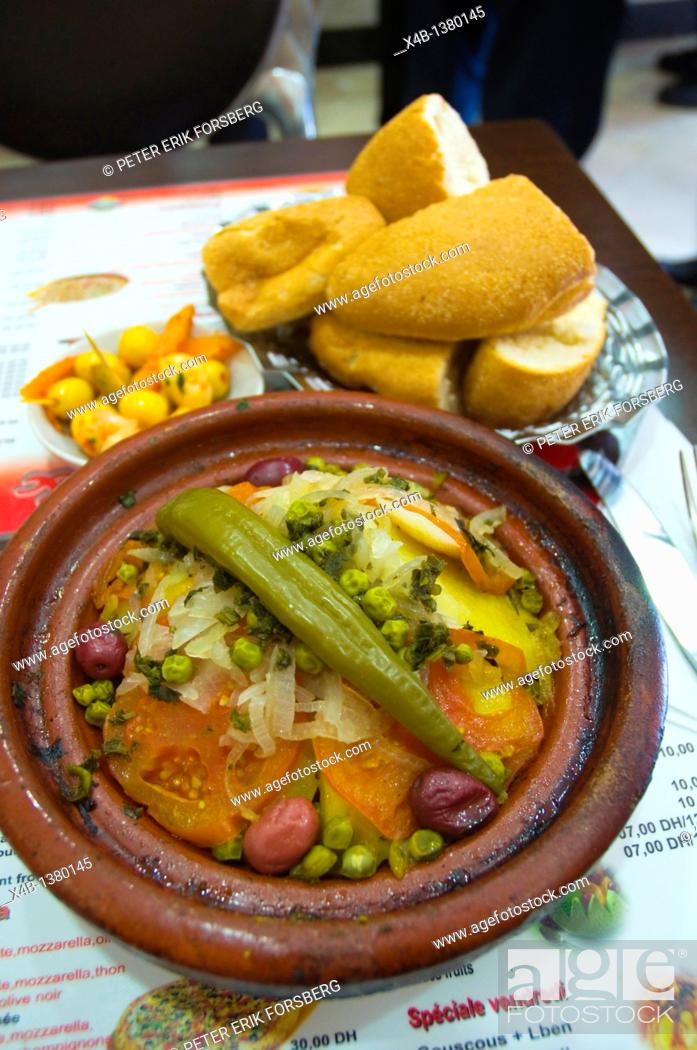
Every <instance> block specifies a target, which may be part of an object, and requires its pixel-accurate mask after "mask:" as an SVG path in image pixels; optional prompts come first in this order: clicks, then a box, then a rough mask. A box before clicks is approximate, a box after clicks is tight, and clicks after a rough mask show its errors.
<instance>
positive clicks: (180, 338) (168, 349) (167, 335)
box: [153, 304, 195, 358]
mask: <svg viewBox="0 0 697 1050" xmlns="http://www.w3.org/2000/svg"><path fill="white" fill-rule="evenodd" d="M194 312H195V307H194V306H192V305H191V304H189V305H188V306H183V307H182V309H181V310H179V311H178V312H177V313H176V314H172V316H171V317H170V319H169V321H168V322H167V324H166V325H165V327H164V328H163V330H162V331H161V332H160V337H159V339H158V341H157V350H156V352H155V353H154V354H153V357H156V358H157V357H164V356H165V354H178V353H181V352H182V347H183V346H184V343H185V342H186V341H187V339H189V337H190V336H191V325H192V324H193V320H194Z"/></svg>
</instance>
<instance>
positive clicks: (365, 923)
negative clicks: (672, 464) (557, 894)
mask: <svg viewBox="0 0 697 1050" xmlns="http://www.w3.org/2000/svg"><path fill="white" fill-rule="evenodd" d="M310 451H311V452H312V453H314V454H319V455H322V456H324V457H325V458H327V459H330V460H333V461H338V462H341V463H344V464H349V463H357V462H361V461H365V460H366V459H368V458H369V459H370V460H371V461H375V462H377V463H381V464H385V465H391V466H392V467H393V468H394V470H395V472H396V473H400V474H406V475H408V476H409V477H411V478H413V479H415V480H416V481H420V482H422V483H425V484H428V483H429V480H430V478H431V477H432V474H433V472H434V470H446V471H448V472H449V478H448V480H447V481H446V483H445V484H444V486H443V488H442V490H441V495H442V497H443V498H444V499H445V500H446V501H451V502H453V503H456V504H459V505H460V506H462V507H463V508H464V510H465V512H466V513H468V514H470V513H475V512H477V511H478V510H481V509H483V508H484V507H485V506H490V505H491V501H494V503H496V504H498V503H504V504H506V506H507V507H508V508H509V511H510V512H511V514H510V515H509V520H508V521H507V523H506V525H505V526H504V528H503V530H502V532H501V533H500V535H502V536H503V538H504V540H505V542H506V544H507V546H508V548H509V550H510V551H511V553H512V555H513V557H514V558H516V559H517V560H520V561H522V562H523V563H524V564H526V565H527V566H528V567H529V568H530V569H531V570H532V571H533V572H535V573H536V575H537V576H538V579H539V582H540V588H541V590H542V591H543V593H544V596H545V599H546V602H547V603H548V606H549V607H551V608H556V609H558V610H559V612H560V614H561V617H562V625H561V632H560V633H561V637H562V648H563V655H567V654H570V653H572V652H576V651H578V650H580V649H582V648H585V647H586V646H587V645H589V644H590V642H591V641H592V640H597V641H599V642H600V641H602V640H603V639H605V638H610V637H611V636H612V635H615V634H617V633H619V632H622V631H630V632H631V634H632V637H633V638H634V639H635V641H636V642H638V644H634V645H632V644H631V643H627V644H624V645H620V646H618V647H616V648H612V649H611V650H610V651H608V652H605V651H603V652H602V653H601V654H600V655H598V656H596V657H595V658H593V659H592V660H591V659H588V660H585V661H584V662H582V663H575V664H571V666H569V667H568V668H566V669H565V670H564V671H562V672H558V674H557V678H556V682H557V684H556V689H557V694H558V700H557V706H556V711H555V713H554V715H553V717H552V719H551V720H550V722H549V724H548V726H547V733H546V736H545V740H544V744H543V747H542V749H541V751H540V753H539V755H538V756H537V758H536V759H535V761H534V762H533V763H532V765H531V766H530V767H529V768H528V769H527V770H526V772H525V773H524V774H523V775H522V776H521V777H520V779H519V780H518V781H516V782H515V783H514V785H513V788H512V790H511V792H510V799H509V801H508V803H507V805H505V806H504V807H503V808H502V810H501V811H500V813H499V815H498V816H497V817H496V819H495V820H494V821H493V822H491V823H490V824H488V825H486V826H485V827H484V828H482V829H481V830H480V831H478V832H477V833H475V834H474V835H472V836H470V837H469V838H466V839H464V840H462V841H461V842H460V843H459V844H455V845H453V846H451V847H449V848H448V849H447V850H446V851H445V852H444V853H443V854H442V855H441V857H440V858H439V859H438V860H436V861H434V862H431V863H429V864H421V865H417V866H416V867H415V868H413V869H412V870H411V872H410V873H409V874H408V875H407V876H406V877H405V878H404V879H403V880H402V881H401V882H398V881H396V880H395V879H394V878H393V877H392V875H391V874H390V873H389V871H387V872H385V871H381V872H379V873H378V875H377V876H375V877H374V878H372V879H370V880H368V881H366V882H359V883H349V882H347V881H345V880H323V881H322V882H320V883H319V884H317V885H314V886H311V885H306V884H301V883H298V882H295V881H292V880H282V879H276V880H274V879H273V878H267V877H264V876H260V875H256V874H254V873H252V872H250V871H246V870H244V869H241V868H235V867H230V866H224V865H220V864H218V863H217V862H215V861H213V860H212V859H211V858H210V855H209V854H206V852H205V851H202V850H199V849H197V848H195V847H192V846H188V845H187V844H185V843H183V842H181V841H180V840H178V839H176V838H175V837H173V836H172V835H170V834H169V833H168V832H166V831H164V830H163V829H162V828H160V827H159V826H158V825H157V824H155V823H154V822H153V821H152V820H150V818H148V817H147V815H144V816H142V817H141V819H140V820H138V821H133V820H132V819H129V817H127V816H126V815H125V813H124V803H125V802H126V798H125V796H124V795H123V793H122V791H121V789H120V787H119V786H118V785H117V784H116V782H115V781H114V780H113V779H112V778H111V777H110V775H109V773H108V771H107V770H106V769H102V770H100V772H99V774H98V775H97V776H96V780H97V781H98V784H97V786H96V787H95V788H94V791H93V798H94V801H95V802H96V806H95V808H94V809H92V810H91V811H90V812H87V811H85V810H84V809H79V808H78V807H76V806H75V805H71V804H70V803H68V802H66V801H65V800H64V799H63V798H62V797H61V792H60V784H61V783H64V782H65V772H64V770H65V766H66V765H67V764H68V763H71V762H72V763H78V762H81V761H83V760H84V758H85V755H86V753H87V752H88V750H89V748H90V747H95V746H98V744H99V735H98V733H97V731H96V730H93V729H91V728H90V727H89V726H88V725H86V723H85V721H84V718H83V715H82V710H81V709H80V708H79V707H78V706H77V704H75V703H74V702H73V701H72V699H71V696H70V690H71V687H72V684H73V683H72V682H71V675H72V671H73V663H74V661H73V660H72V659H71V658H64V657H60V656H59V657H54V658H49V659H48V660H46V662H45V663H43V664H41V665H40V666H39V669H38V670H30V671H29V672H27V671H22V672H19V673H16V672H15V671H13V670H12V667H11V662H12V661H17V660H18V659H20V658H21V657H24V656H27V655H28V654H31V653H33V652H34V651H35V650H38V649H41V648H43V647H45V646H48V647H49V648H50V645H51V644H52V643H54V642H58V641H60V640H67V639H68V638H70V637H71V636H72V634H73V632H74V631H75V629H76V628H77V627H78V626H81V625H84V624H86V623H88V622H89V621H90V620H92V619H94V608H93V606H92V605H91V601H90V589H91V587H92V584H93V582H94V580H95V576H96V574H97V572H98V569H99V567H100V565H101V564H102V563H103V561H104V559H105V558H106V557H108V556H109V555H110V553H112V552H113V551H114V549H115V548H116V547H117V546H118V545H119V544H120V543H121V542H122V541H123V540H124V538H125V537H126V536H127V534H128V533H129V532H130V531H131V530H132V529H134V528H142V527H145V526H146V525H147V524H148V523H149V522H151V520H152V518H153V517H154V513H155V510H156V508H157V507H158V506H159V505H160V504H161V503H163V502H164V501H165V500H166V499H168V498H170V497H171V496H173V495H174V494H175V493H176V492H177V491H179V490H180V489H181V488H182V487H187V486H199V485H217V484H222V483H224V482H234V481H236V480H239V479H240V478H241V477H242V475H243V474H244V472H245V471H246V469H247V468H248V467H249V465H250V464H251V463H253V462H254V461H255V460H257V459H260V458H262V457H265V456H273V455H278V454H296V455H300V456H303V455H307V454H310ZM131 488H134V489H136V490H137V503H136V504H135V506H134V507H132V508H131V509H124V508H123V507H122V506H121V505H120V503H119V501H118V496H119V495H120V494H122V493H123V492H124V491H125V490H128V489H131ZM1 569H2V571H1V574H0V582H1V584H2V593H3V594H4V604H3V612H2V623H3V628H4V630H3V641H2V656H1V658H2V666H3V668H7V669H8V671H9V674H8V673H6V674H4V675H3V681H2V691H1V694H0V719H1V722H0V724H1V725H2V737H1V738H0V812H1V813H2V826H3V830H4V832H5V834H6V835H7V837H8V838H9V840H10V842H11V843H12V845H13V846H14V847H15V849H16V850H17V852H18V853H19V855H20V856H21V857H22V858H23V859H24V861H25V862H26V863H27V864H28V865H29V866H30V867H31V868H32V869H33V871H34V872H36V873H37V875H42V874H44V873H46V872H50V871H53V870H54V869H56V868H60V867H62V866H64V865H67V864H69V863H75V862H76V861H77V860H78V859H79V858H81V857H83V856H85V855H87V856H89V857H91V858H92V860H93V868H92V869H91V870H90V871H87V872H82V873H80V874H78V875H76V876H73V877H71V878H69V879H66V880H64V881H61V882H59V883H57V884H56V885H55V886H54V889H55V892H56V894H57V895H58V896H59V897H60V898H61V899H62V900H63V901H64V902H65V903H66V904H68V905H69V906H70V907H72V908H74V909H75V910H76V911H77V912H79V913H80V914H81V915H83V916H84V917H85V918H87V919H89V920H91V921H92V922H94V923H96V924H97V925H98V926H101V927H102V928H104V929H106V930H108V931H109V932H110V933H111V934H112V935H113V936H115V937H117V938H120V939H121V940H122V941H124V942H126V943H128V944H130V945H131V946H133V947H134V948H137V949H139V950H141V951H143V952H145V953H147V954H149V955H150V956H155V957H157V958H158V959H159V960H160V961H161V962H163V963H164V964H165V965H168V966H171V967H172V968H173V969H176V970H179V971H181V972H185V973H187V974H189V975H191V976H194V977H199V978H202V979H205V980H209V981H213V982H214V983H220V984H223V985H225V986H227V987H230V988H235V989H242V990H247V991H252V992H255V993H257V994H264V993H266V994H271V995H274V994H286V993H288V992H291V991H298V990H299V989H302V988H307V987H311V986H313V985H316V984H318V983H319V982H320V981H328V980H330V979H331V978H336V979H338V980H339V982H340V983H341V985H342V993H343V994H357V993H359V992H365V991H369V990H375V989H384V988H386V987H389V986H394V985H396V984H398V983H406V982H408V981H410V980H411V981H413V980H417V979H423V978H424V977H425V976H427V975H429V974H432V973H434V972H438V971H439V970H442V969H443V968H444V967H447V965H448V963H449V962H451V961H452V959H453V957H454V956H456V955H461V954H462V952H463V948H465V950H466V951H467V952H473V951H478V950H481V949H482V948H483V947H485V946H487V945H488V944H490V942H491V941H492V940H494V939H495V938H496V937H498V936H500V935H502V934H505V933H510V932H511V931H512V930H513V929H514V928H515V927H516V926H517V925H519V924H520V923H521V922H522V920H523V918H525V916H524V915H523V916H521V917H519V918H510V919H509V920H508V921H505V922H502V923H500V924H499V925H498V926H494V927H493V928H492V929H489V930H488V932H487V933H485V934H484V933H478V934H476V935H471V936H470V937H468V939H467V943H466V946H465V945H464V944H463V943H462V942H457V943H455V944H454V945H452V946H451V947H449V948H444V949H442V950H440V951H439V950H438V949H436V948H435V947H434V946H433V944H432V939H433V938H437V937H440V936H442V935H443V934H445V933H449V932H451V931H453V930H456V929H458V928H461V927H469V926H470V925H471V924H472V923H478V922H479V921H480V920H481V919H484V918H487V917H488V916H490V915H493V914H494V912H495V911H498V912H499V913H501V912H502V911H503V910H504V909H505V908H507V907H508V906H509V905H513V904H518V903H520V902H523V901H525V900H526V899H527V898H528V897H533V898H534V897H536V896H540V895H542V894H543V893H544V892H545V891H546V890H547V889H555V890H556V889H558V888H559V887H560V886H562V885H564V884H567V883H569V882H571V881H572V880H574V879H576V878H577V877H578V876H579V875H581V874H583V873H584V872H585V871H587V870H588V869H589V868H590V867H591V866H592V865H593V864H594V862H595V861H596V860H597V859H598V858H599V857H600V856H601V855H602V854H603V852H604V851H605V850H606V848H607V847H608V846H609V845H610V843H611V842H612V841H613V839H614V838H615V837H616V836H617V834H618V833H619V831H620V830H621V828H622V826H623V825H624V823H625V822H626V820H627V818H628V817H629V815H630V814H631V812H632V810H633V809H634V806H635V805H636V803H637V801H638V800H639V798H640V797H641V795H642V793H643V791H644V789H645V788H646V785H647V784H648V781H649V778H650V775H651V770H652V768H653V765H654V761H655V759H656V754H657V749H658V745H659V741H660V737H661V729H662V721H663V716H664V709H665V695H666V683H665V664H664V653H663V648H662V642H661V635H660V631H659V627H658V622H657V618H656V614H655V612H654V610H653V608H652V606H651V604H650V602H649V600H648V597H647V595H646V593H645V591H644V587H643V584H642V581H641V577H640V575H639V571H638V569H637V567H636V565H635V564H634V562H633V561H632V559H631V557H630V555H629V553H628V551H627V550H626V548H625V547H624V545H623V543H622V541H621V540H620V539H619V537H618V536H617V535H616V533H615V532H614V531H612V530H611V529H610V527H609V526H608V525H607V523H606V522H605V520H604V518H602V516H601V515H600V514H599V513H598V512H597V511H596V510H595V509H594V508H593V507H592V506H591V504H590V503H589V502H588V501H587V500H586V499H585V498H584V497H583V496H582V495H581V494H580V493H578V492H577V491H576V490H575V489H574V488H573V487H571V486H570V485H569V484H567V483H566V482H565V481H563V480H562V478H561V477H559V476H558V475H557V474H556V473H554V472H553V471H552V470H551V469H549V468H547V467H546V466H544V465H543V464H540V463H539V462H537V461H536V460H535V459H534V457H525V456H523V455H522V454H521V453H520V452H519V451H518V450H517V449H516V448H515V447H514V446H513V445H512V444H510V443H509V442H507V441H505V440H504V439H503V438H501V437H499V436H498V435H496V434H494V433H492V432H491V431H489V430H487V429H485V428H484V427H481V426H477V425H475V424H473V423H470V422H466V421H464V420H462V419H459V418H457V417H455V416H453V415H447V414H445V413H439V412H433V411H426V410H423V409H419V408H414V407H411V406H408V405H403V404H397V403H395V402H389V401H383V400H380V399H378V398H373V397H371V396H369V395H364V394H348V393H344V392H336V393H320V394H311V393H302V394H296V393H292V394H277V395H269V396H265V397H259V398H253V399H251V400H250V401H249V402H241V403H237V404H233V403H229V404H221V405H218V406H215V407H213V408H210V409H205V410H201V411H199V412H196V413H193V414H191V415H188V416H186V417H184V418H181V419H177V420H176V421H174V422H166V423H163V424H161V425H160V426H159V427H157V428H155V429H154V430H153V431H148V432H147V433H145V434H143V435H141V436H137V437H135V438H132V439H130V440H128V441H125V442H123V443H122V444H120V445H118V446H117V447H115V448H114V449H113V450H111V451H110V452H108V453H107V454H105V455H102V456H100V457H99V459H98V460H97V461H96V462H94V463H92V464H90V465H88V466H86V467H85V468H83V469H82V470H80V471H78V472H77V473H76V474H74V475H73V476H72V477H71V478H69V479H68V480H67V481H66V482H64V483H63V484H62V485H61V486H60V488H58V489H57V490H56V492H55V493H54V494H53V495H52V496H51V497H50V498H49V499H48V500H47V501H46V502H45V503H43V504H42V505H41V507H40V508H39V509H38V510H37V511H36V512H35V513H34V515H33V516H32V518H31V519H30V521H29V522H28V523H27V524H26V525H25V526H24V527H23V528H22V529H21V530H20V531H19V533H18V534H17V535H16V536H15V538H14V539H13V540H12V542H11V543H10V545H9V547H8V549H7V551H6V553H5V555H4V557H3V560H2V566H1ZM11 680H12V681H13V682H14V683H15V687H14V690H11ZM18 685H19V686H21V687H22V690H23V691H24V694H25V698H24V699H23V694H22V691H21V690H20V689H18V688H17V686H18ZM13 695H14V702H13ZM317 920H321V921H317Z"/></svg>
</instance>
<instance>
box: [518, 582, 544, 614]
mask: <svg viewBox="0 0 697 1050" xmlns="http://www.w3.org/2000/svg"><path fill="white" fill-rule="evenodd" d="M520 604H521V605H522V606H523V608H524V609H525V611H526V612H529V613H532V614H533V615H534V616H536V615H537V613H539V612H540V611H541V609H542V606H543V605H544V599H543V598H542V595H541V594H540V592H539V591H538V590H537V588H536V587H526V588H525V589H524V590H523V591H521V594H520Z"/></svg>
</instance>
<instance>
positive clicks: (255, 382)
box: [27, 321, 264, 467]
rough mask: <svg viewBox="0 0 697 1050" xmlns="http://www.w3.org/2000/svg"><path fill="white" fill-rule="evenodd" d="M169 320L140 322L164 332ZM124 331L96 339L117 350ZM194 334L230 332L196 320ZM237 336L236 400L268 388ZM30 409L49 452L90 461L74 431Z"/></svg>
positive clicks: (80, 347) (80, 345)
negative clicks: (68, 431)
mask: <svg viewBox="0 0 697 1050" xmlns="http://www.w3.org/2000/svg"><path fill="white" fill-rule="evenodd" d="M165 323H166V322H165V321H147V322H139V324H146V325H147V327H148V328H152V329H153V331H155V332H161V331H162V330H163V328H164V327H165ZM125 327H127V326H125ZM122 332H123V328H113V329H111V330H110V331H107V332H98V333H97V334H96V336H94V341H95V343H96V344H97V346H98V347H99V348H100V350H108V351H111V353H114V354H115V353H116V351H117V349H118V345H119V339H120V338H121V333H122ZM191 334H192V336H194V337H195V336H199V335H220V334H224V335H227V334H228V333H227V331H226V330H225V329H222V330H221V329H220V328H215V327H204V326H203V325H200V324H197V323H196V322H194V324H193V326H192V328H191ZM235 339H237V341H238V342H239V343H241V344H242V347H243V349H242V350H240V351H239V353H236V354H235V355H234V356H233V357H232V358H231V359H230V393H229V394H228V398H229V399H233V400H235V399H237V398H239V397H255V396H256V395H257V394H262V393H263V392H264V379H263V376H262V375H261V373H260V372H259V369H258V368H257V366H256V364H255V363H254V358H253V357H252V355H251V354H250V353H249V349H248V347H249V344H248V343H245V342H244V340H243V339H240V338H239V337H238V336H235ZM91 349H92V348H91V346H90V345H89V343H88V342H87V340H86V339H81V340H80V341H79V342H77V343H74V344H73V346H72V347H71V351H70V352H71V355H73V354H82V353H84V352H85V351H87V350H91ZM27 412H28V413H29V423H30V425H31V428H32V430H33V431H34V433H35V434H36V436H37V437H38V439H39V441H40V442H41V444H42V445H44V447H45V448H47V449H48V450H49V452H52V453H53V455H54V456H58V458H59V459H62V460H65V462H66V463H72V465H73V466H75V467H81V466H82V465H83V464H84V463H88V462H89V458H90V457H89V456H86V455H85V453H84V452H83V451H82V449H81V448H80V446H79V445H77V444H76V443H75V442H74V441H73V439H72V438H71V437H70V435H68V434H61V433H60V431H58V430H56V429H55V427H53V426H52V425H51V423H50V422H49V420H48V417H47V416H46V413H45V412H44V410H43V408H42V407H41V405H27Z"/></svg>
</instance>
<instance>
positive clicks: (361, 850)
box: [341, 846, 378, 879]
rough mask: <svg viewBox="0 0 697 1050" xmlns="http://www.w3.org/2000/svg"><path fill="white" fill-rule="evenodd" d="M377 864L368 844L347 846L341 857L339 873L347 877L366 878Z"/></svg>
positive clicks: (371, 873)
mask: <svg viewBox="0 0 697 1050" xmlns="http://www.w3.org/2000/svg"><path fill="white" fill-rule="evenodd" d="M377 866H378V863H377V860H376V857H375V854H374V853H373V851H372V849H369V848H368V846H349V848H348V849H347V850H346V852H345V853H344V854H343V856H342V858H341V874H342V875H343V876H345V878H347V879H368V878H370V876H371V875H374V874H375V872H376V871H377Z"/></svg>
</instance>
